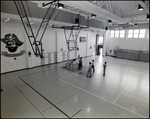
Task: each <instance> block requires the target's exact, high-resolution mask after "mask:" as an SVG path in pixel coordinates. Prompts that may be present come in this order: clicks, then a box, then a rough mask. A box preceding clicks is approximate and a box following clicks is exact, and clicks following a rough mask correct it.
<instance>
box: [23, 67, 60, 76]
mask: <svg viewBox="0 0 150 119" xmlns="http://www.w3.org/2000/svg"><path fill="white" fill-rule="evenodd" d="M54 69H61V67H57V68H53V69H46V70H41V71H39V72H34V73H30V74H27V75H22V76H20V77H25V76H29V75H32V74H38V73H40V72H44V71H49V70H54Z"/></svg>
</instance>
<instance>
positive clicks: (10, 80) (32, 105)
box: [5, 75, 46, 119]
mask: <svg viewBox="0 0 150 119" xmlns="http://www.w3.org/2000/svg"><path fill="white" fill-rule="evenodd" d="M5 77H6V78H7V79H8V80H9V81H10V82H11V83H12V84H13V85H14V86H15V87H16V88H17V89H18V87H17V86H16V85H15V84H14V83H13V82H12V81H11V80H10V79H9V78H8V77H7V76H6V75H5ZM18 91H19V92H20V93H21V94H22V95H23V96H24V97H25V98H26V99H27V100H28V101H29V102H30V103H31V105H32V106H33V107H35V109H37V111H38V112H39V113H40V114H41V115H42V116H43V117H44V118H45V119H46V117H45V116H44V115H43V114H42V113H41V112H40V110H38V108H36V106H35V105H34V104H33V103H32V102H31V101H30V100H29V99H28V98H27V97H26V96H25V95H24V94H23V93H22V92H21V91H20V90H19V89H18Z"/></svg>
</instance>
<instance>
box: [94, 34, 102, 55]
mask: <svg viewBox="0 0 150 119" xmlns="http://www.w3.org/2000/svg"><path fill="white" fill-rule="evenodd" d="M103 40H104V38H103V36H99V37H98V39H97V44H96V49H97V53H96V54H97V55H101V54H102V51H103Z"/></svg>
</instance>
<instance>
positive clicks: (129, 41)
mask: <svg viewBox="0 0 150 119" xmlns="http://www.w3.org/2000/svg"><path fill="white" fill-rule="evenodd" d="M148 25H149V24H148ZM148 25H145V24H144V25H139V26H138V27H135V26H134V27H129V28H128V29H125V30H126V31H125V37H124V38H111V37H110V31H107V34H108V35H107V37H108V38H107V48H106V51H105V52H107V54H108V55H112V54H111V53H110V50H113V49H116V48H117V47H118V48H119V49H128V50H137V51H149V28H148ZM129 29H146V35H145V38H127V36H128V30H129Z"/></svg>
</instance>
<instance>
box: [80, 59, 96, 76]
mask: <svg viewBox="0 0 150 119" xmlns="http://www.w3.org/2000/svg"><path fill="white" fill-rule="evenodd" d="M82 67H83V65H82V57H80V58H79V64H78V69H81V68H82ZM92 69H93V73H94V72H95V68H94V60H92V62H89V68H88V71H87V75H86V76H87V77H91V75H92ZM89 74H90V75H89Z"/></svg>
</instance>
